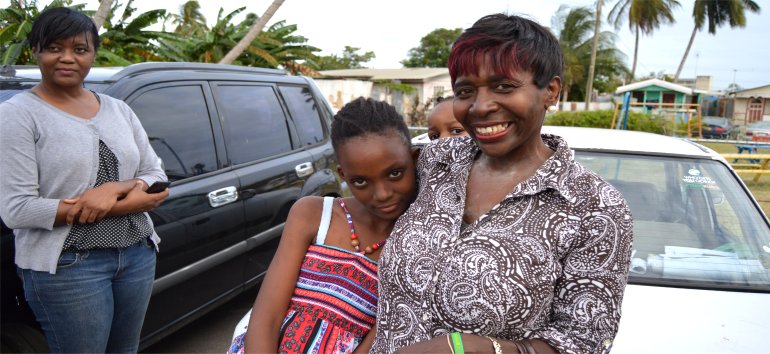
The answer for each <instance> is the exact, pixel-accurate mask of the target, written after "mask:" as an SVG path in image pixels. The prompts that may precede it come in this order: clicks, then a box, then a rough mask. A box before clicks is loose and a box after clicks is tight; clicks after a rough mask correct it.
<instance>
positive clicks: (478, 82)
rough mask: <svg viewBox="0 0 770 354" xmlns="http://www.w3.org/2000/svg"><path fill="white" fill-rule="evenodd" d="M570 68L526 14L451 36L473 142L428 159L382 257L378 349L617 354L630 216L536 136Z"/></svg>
mask: <svg viewBox="0 0 770 354" xmlns="http://www.w3.org/2000/svg"><path fill="white" fill-rule="evenodd" d="M561 71H562V58H561V51H560V47H559V43H558V41H557V39H556V38H555V37H554V36H553V35H552V34H551V33H550V32H549V31H548V30H547V29H546V28H544V27H542V26H540V25H539V24H537V23H535V22H533V21H531V20H528V19H525V18H522V17H519V16H509V15H504V14H497V15H490V16H486V17H484V18H482V19H480V20H478V21H477V22H476V23H475V24H474V25H473V26H472V27H471V28H469V29H468V30H466V31H465V32H464V33H463V34H462V35H461V36H460V38H458V40H457V41H456V42H455V44H454V46H453V47H452V52H451V55H450V58H449V72H450V75H451V77H452V83H453V88H454V92H455V100H454V116H455V117H456V119H457V120H458V121H459V122H460V123H461V124H462V126H463V128H464V129H465V131H467V132H468V134H469V135H470V137H461V138H452V139H443V140H440V141H438V142H435V143H432V144H429V145H428V146H427V147H426V148H425V149H424V150H423V152H422V153H421V154H420V159H419V162H418V171H419V173H420V175H419V176H420V179H419V181H420V191H419V194H418V196H417V199H416V200H415V202H414V203H413V204H412V206H411V207H410V208H409V209H408V210H407V212H406V213H405V214H404V215H403V216H402V217H401V218H399V220H398V222H396V225H395V227H394V229H393V233H392V235H391V237H390V241H389V242H388V244H386V245H385V249H384V250H383V253H382V256H381V263H380V264H381V265H380V269H379V274H380V279H381V280H380V305H379V307H378V314H377V316H378V321H377V326H378V327H377V337H376V340H375V343H374V345H373V347H372V352H373V353H390V352H394V351H399V352H422V353H427V352H431V353H433V352H447V351H449V350H452V351H454V352H458V351H460V350H465V351H467V352H495V353H502V352H505V353H522V354H523V353H534V352H537V353H556V352H559V353H588V352H590V353H606V352H609V350H610V348H611V347H612V342H613V339H614V337H615V334H616V332H617V330H618V322H619V320H620V303H621V299H622V297H623V292H624V289H625V285H626V277H627V274H628V269H629V268H628V267H629V263H630V256H631V240H632V225H633V222H632V219H631V213H630V211H629V209H628V206H627V205H626V202H625V200H624V199H623V197H622V196H621V194H620V193H619V192H618V190H616V189H615V188H614V187H612V186H611V185H610V184H609V183H607V182H606V181H604V180H602V179H601V178H600V177H599V176H598V175H596V174H595V173H593V172H591V171H590V170H588V169H586V168H585V167H583V166H582V165H580V164H579V163H578V162H577V161H575V160H574V157H573V156H572V153H571V151H570V149H569V147H568V146H567V143H566V142H565V141H564V140H563V139H562V138H560V137H558V136H555V135H548V134H542V135H541V133H540V130H541V125H542V124H543V119H544V117H545V112H546V110H547V109H548V107H550V106H551V105H554V104H555V103H556V102H557V100H558V97H559V91H560V89H561ZM587 308H590V309H591V310H589V311H586V309H587Z"/></svg>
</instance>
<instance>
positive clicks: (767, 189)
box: [700, 142, 770, 215]
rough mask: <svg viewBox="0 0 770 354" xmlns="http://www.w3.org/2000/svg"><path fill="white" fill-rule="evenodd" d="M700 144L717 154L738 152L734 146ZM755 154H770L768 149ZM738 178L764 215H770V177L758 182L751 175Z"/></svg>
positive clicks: (767, 176)
mask: <svg viewBox="0 0 770 354" xmlns="http://www.w3.org/2000/svg"><path fill="white" fill-rule="evenodd" d="M700 144H702V145H705V146H708V147H709V148H711V149H714V151H716V152H718V153H729V154H734V153H736V152H738V149H737V148H736V147H735V145H734V144H723V143H704V142H700ZM757 153H759V154H770V149H758V150H757ZM740 176H741V178H742V179H743V183H746V186H747V187H749V189H750V190H751V193H752V194H754V198H756V199H757V201H758V202H759V204H760V205H761V206H762V210H764V211H765V215H770V175H763V176H762V177H760V178H759V182H754V181H753V179H754V176H755V175H753V174H741V175H740Z"/></svg>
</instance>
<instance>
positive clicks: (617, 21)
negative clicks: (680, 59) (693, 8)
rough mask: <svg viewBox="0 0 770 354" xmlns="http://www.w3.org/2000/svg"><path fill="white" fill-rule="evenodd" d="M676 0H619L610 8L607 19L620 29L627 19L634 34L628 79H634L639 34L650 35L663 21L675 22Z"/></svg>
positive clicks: (677, 5)
mask: <svg viewBox="0 0 770 354" xmlns="http://www.w3.org/2000/svg"><path fill="white" fill-rule="evenodd" d="M679 6H680V5H679V2H678V1H676V0H620V1H618V2H617V3H616V4H615V6H614V7H613V8H612V10H610V13H609V15H608V16H607V20H608V21H610V22H611V23H612V24H614V25H615V29H618V30H619V29H620V27H621V25H622V24H623V22H624V21H626V20H627V21H628V28H629V29H630V30H631V32H632V33H634V34H635V36H636V39H635V40H634V60H633V64H632V65H631V76H630V80H629V81H633V80H634V75H635V74H636V63H637V58H638V54H639V36H640V35H641V34H646V35H650V34H651V33H652V32H653V31H654V30H656V29H658V28H660V25H661V24H664V23H671V24H673V23H675V22H676V20H675V19H674V14H673V9H674V8H677V7H679Z"/></svg>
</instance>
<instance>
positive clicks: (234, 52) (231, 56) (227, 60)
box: [219, 0, 284, 64]
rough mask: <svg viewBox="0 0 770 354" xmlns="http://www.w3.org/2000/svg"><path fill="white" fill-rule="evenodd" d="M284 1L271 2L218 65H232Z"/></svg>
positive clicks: (274, 0)
mask: <svg viewBox="0 0 770 354" xmlns="http://www.w3.org/2000/svg"><path fill="white" fill-rule="evenodd" d="M283 1H284V0H273V3H272V4H270V7H268V8H267V10H265V13H264V14H262V17H259V18H258V19H257V21H256V22H254V26H252V27H251V29H250V30H249V32H248V33H247V34H246V36H244V37H243V38H241V40H240V41H238V44H236V45H235V47H233V49H231V50H230V51H229V52H228V53H227V55H225V57H224V58H222V60H220V61H219V63H220V64H232V62H233V61H235V58H238V56H240V55H241V54H242V53H243V51H244V50H246V47H248V46H249V45H250V44H251V42H252V41H254V39H255V38H257V35H258V34H259V32H261V31H262V28H264V27H265V25H266V24H267V21H270V18H272V17H273V15H274V14H275V12H276V11H278V8H279V7H281V4H283Z"/></svg>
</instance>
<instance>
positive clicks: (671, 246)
mask: <svg viewBox="0 0 770 354" xmlns="http://www.w3.org/2000/svg"><path fill="white" fill-rule="evenodd" d="M543 132H544V133H552V134H556V135H559V136H562V137H563V138H565V139H566V140H567V143H568V145H569V146H570V148H572V149H573V150H574V151H575V158H576V159H577V160H578V161H579V162H580V163H582V164H583V165H584V166H586V167H588V168H591V169H593V170H594V171H596V172H597V173H598V174H600V175H601V176H602V177H603V178H604V179H605V180H607V181H608V182H610V183H611V184H613V185H614V186H615V187H616V188H618V189H619V190H620V192H621V193H622V194H623V196H624V197H625V198H626V201H627V202H628V204H629V206H630V208H631V213H632V214H633V215H634V251H633V252H634V255H633V257H632V268H631V273H630V276H629V285H628V287H627V288H626V293H625V296H624V298H623V306H622V310H623V317H622V319H621V321H620V328H619V332H618V335H617V337H616V338H615V343H614V345H613V350H612V353H613V354H618V353H672V354H674V353H676V354H683V353H770V342H768V335H769V334H770V223H769V222H768V219H767V217H766V216H765V214H764V213H763V212H762V210H761V209H760V207H759V204H758V203H757V202H756V200H755V199H754V198H753V197H752V195H751V193H750V192H749V190H748V189H747V188H746V186H745V185H744V184H743V182H742V181H741V179H740V178H739V177H738V175H737V174H736V173H735V172H733V171H732V169H731V168H730V166H729V164H728V163H727V162H726V161H725V159H724V158H722V157H721V156H720V155H719V154H717V153H716V152H714V151H713V150H710V149H708V148H706V147H703V146H701V145H698V144H696V143H693V142H690V141H687V140H684V139H678V138H671V137H666V136H662V135H657V134H650V133H642V132H633V131H623V130H609V129H591V128H574V127H553V126H544V127H543Z"/></svg>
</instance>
